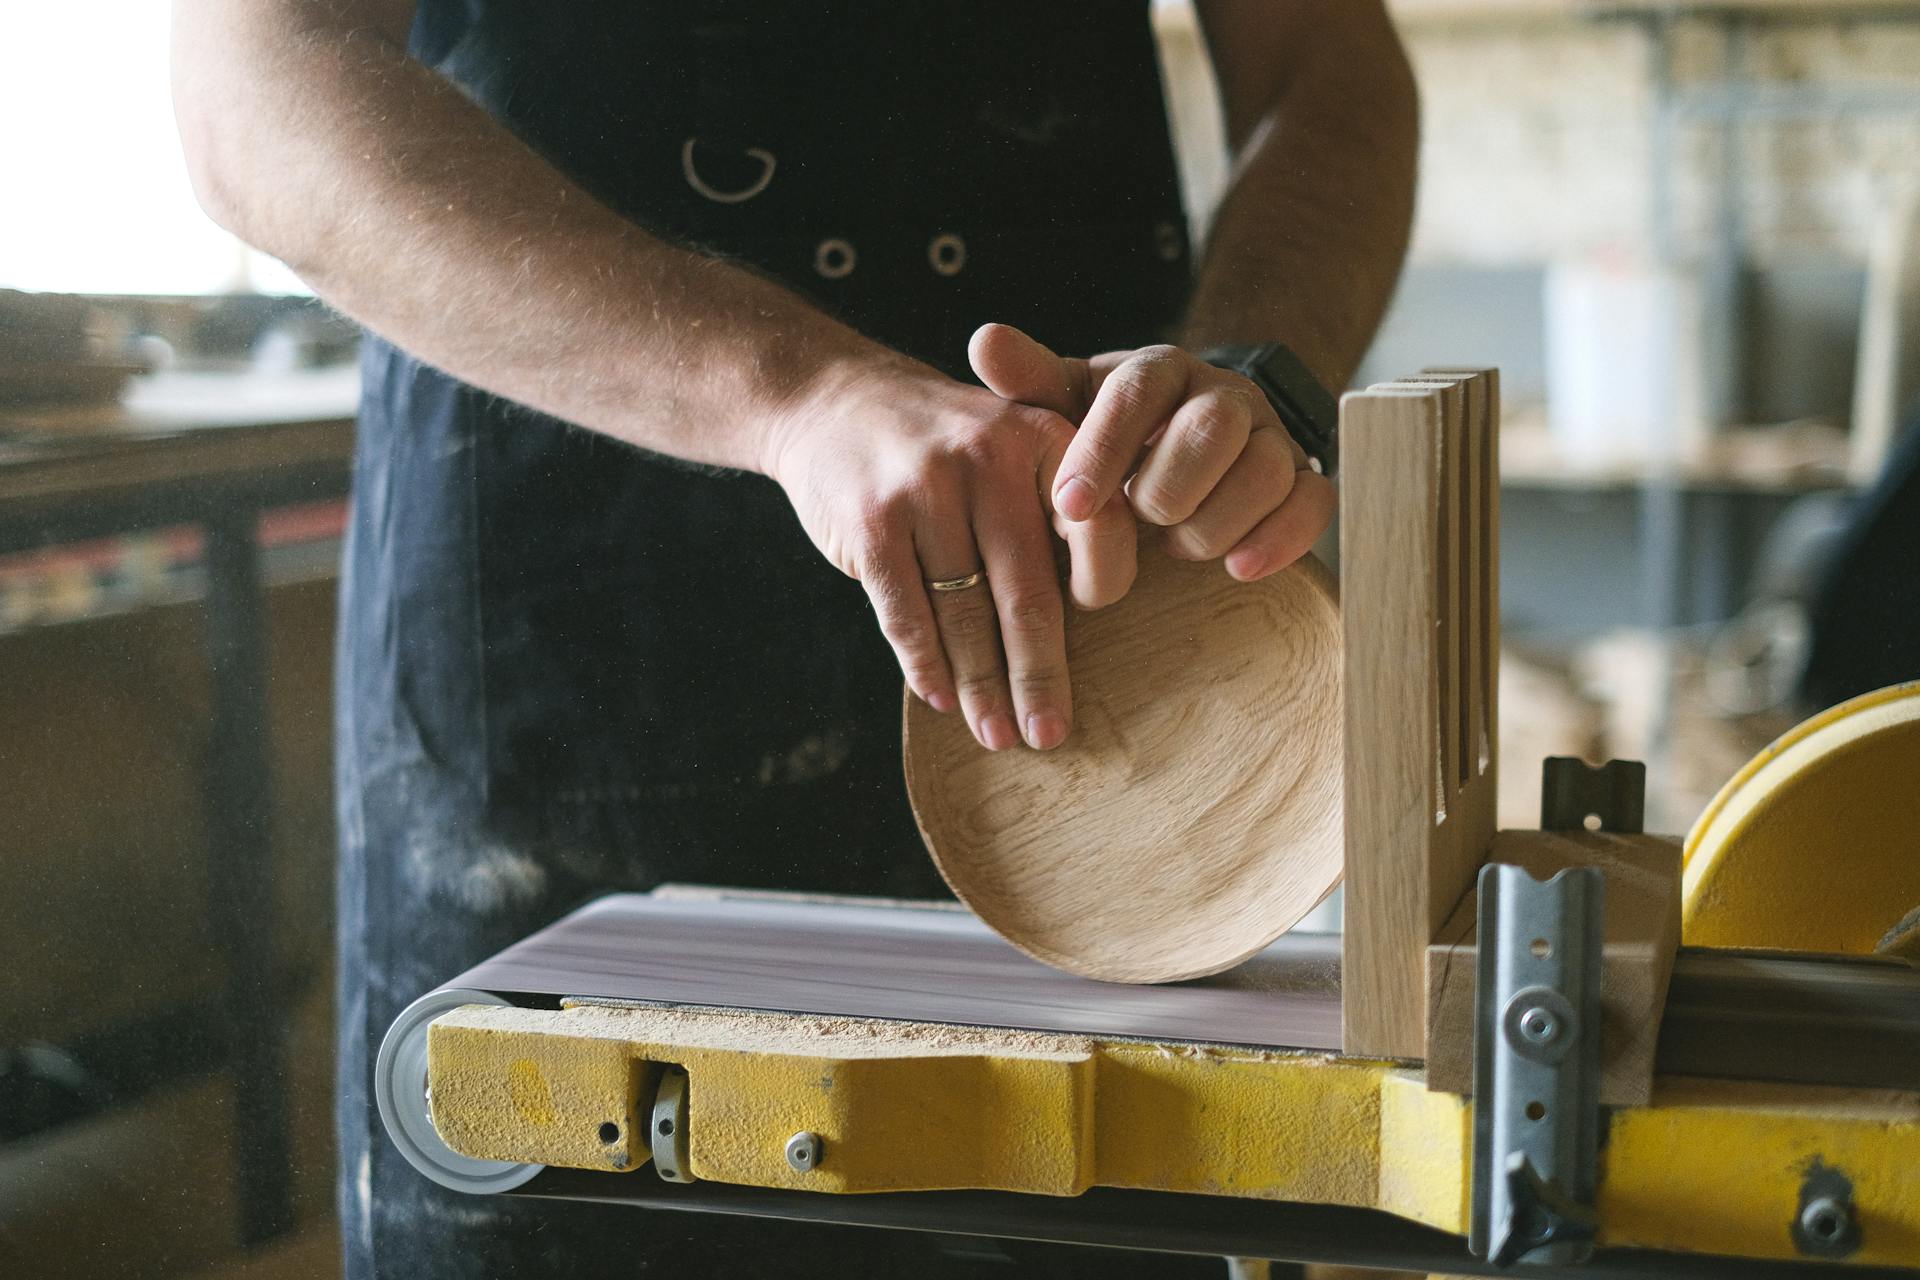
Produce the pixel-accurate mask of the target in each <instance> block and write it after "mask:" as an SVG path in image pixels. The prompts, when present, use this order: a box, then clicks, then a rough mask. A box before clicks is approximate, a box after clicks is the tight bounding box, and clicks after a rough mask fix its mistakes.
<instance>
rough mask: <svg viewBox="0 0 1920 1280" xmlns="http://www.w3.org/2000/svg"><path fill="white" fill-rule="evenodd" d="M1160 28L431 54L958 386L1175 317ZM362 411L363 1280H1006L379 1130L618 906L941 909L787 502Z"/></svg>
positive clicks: (609, 42)
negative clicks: (538, 1173)
mask: <svg viewBox="0 0 1920 1280" xmlns="http://www.w3.org/2000/svg"><path fill="white" fill-rule="evenodd" d="M1147 9H1148V0H1074V3H1071V4H1033V3H1021V2H1017V0H970V2H961V0H941V2H938V3H935V2H932V0H890V2H889V0H866V2H864V3H851V2H844V0H843V2H835V0H826V2H822V0H786V2H784V3H781V2H778V0H763V2H762V3H756V4H750V3H742V2H741V0H732V2H726V0H711V2H709V3H707V4H704V5H687V4H676V5H667V4H663V3H657V2H655V0H626V2H624V3H623V2H617V0H569V2H568V3H564V4H555V3H552V2H551V0H424V2H423V3H422V6H421V9H420V13H419V18H418V20H417V23H416V26H415V29H414V36H413V48H414V53H415V55H416V56H417V57H419V58H420V59H421V60H422V61H424V62H426V63H427V64H429V65H431V66H433V67H436V68H437V69H439V70H440V71H441V72H442V73H443V74H445V75H446V76H447V77H448V78H450V79H451V80H453V81H454V82H456V83H457V84H459V85H460V86H461V87H462V88H463V89H464V91H465V92H466V93H467V94H468V95H469V96H471V97H472V98H473V99H474V100H475V101H476V102H478V103H479V104H480V105H481V106H483V107H485V108H486V109H487V110H488V111H489V112H491V113H492V114H494V115H495V116H497V117H498V118H499V119H501V120H502V121H503V122H505V123H506V124H507V125H508V126H509V127H510V128H512V129H513V130H515V131H516V132H517V133H518V134H519V135H520V136H521V137H522V138H524V139H525V140H526V141H527V142H528V143H529V144H530V145H531V146H532V147H534V148H535V149H536V150H538V151H539V152H541V153H542V154H543V155H545V156H546V157H547V158H548V159H550V160H551V161H552V162H553V163H555V164H556V165H557V166H558V167H559V168H560V169H562V170H563V171H565V172H566V173H567V174H569V175H570V176H571V177H573V178H574V179H575V180H577V181H578V182H580V183H581V184H582V185H584V186H585V187H586V188H587V189H589V190H590V191H592V192H593V193H594V194H595V195H596V196H597V197H599V198H600V199H602V200H603V201H605V202H606V203H607V204H609V205H610V206H611V207H613V208H614V209H616V210H618V211H619V212H621V213H622V214H624V215H626V216H627V217H630V218H632V219H633V220H634V221H635V222H638V223H640V224H642V225H644V226H646V227H648V228H650V229H652V230H654V231H656V232H657V233H659V234H660V235H662V236H664V237H668V238H671V239H673V240H676V241H679V242H681V243H685V244H689V245H694V246H697V247H700V248H702V249H705V250H708V251H711V252H713V253H716V254H721V255H724V256H726V257H729V258H732V259H735V260H737V261H739V262H742V263H744V264H747V265H748V266H750V267H752V268H754V269H757V270H759V271H761V272H763V273H765V274H767V275H768V276H771V277H772V278H774V279H776V280H778V281H780V282H782V283H783V284H786V285H787V286H789V287H791V288H793V289H794V290H796V291H798V292H800V293H801V294H803V295H805V296H806V297H808V298H809V299H811V300H813V301H814V302H816V303H817V304H818V305H820V306H821V307H823V308H824V309H826V310H828V311H830V312H832V313H833V314H835V315H837V316H839V317H841V318H842V319H844V320H846V321H847V322H849V323H851V324H853V325H855V326H857V327H858V328H860V329H862V330H863V331H865V332H867V333H869V334H871V335H873V336H874V337H876V338H879V339H880V340H882V341H884V342H887V343H890V344H892V345H894V346H897V347H899V348H901V349H903V350H905V351H908V352H910V353H912V354H914V355H916V356H919V357H921V358H923V359H925V360H928V361H930V362H932V363H933V364H935V365H937V366H939V367H941V368H943V369H946V370H948V371H950V372H954V373H956V374H958V373H963V372H964V369H965V346H966V339H967V336H968V334H969V333H971V332H972V330H973V329H974V328H975V327H976V326H977V325H979V324H981V323H983V322H985V321H988V320H1002V321H1007V322H1010V323H1014V324H1018V325H1020V326H1022V327H1024V328H1026V329H1028V330H1029V331H1030V332H1032V333H1034V334H1035V335H1036V336H1038V337H1039V338H1040V339H1042V340H1043V341H1045V342H1047V343H1049V344H1051V345H1053V346H1054V347H1056V349H1059V350H1062V351H1067V352H1072V353H1080V354H1084V353H1087V352H1091V351H1095V350H1103V349H1110V348H1114V347H1120V346H1131V345H1138V344H1141V343H1144V342H1148V341H1153V340H1156V339H1158V338H1160V337H1162V336H1164V335H1165V333H1166V332H1167V330H1168V329H1169V328H1170V326H1171V324H1172V322H1173V320H1174V319H1175V317H1176V315H1177V313H1178V310H1179V307H1180V304H1181V301H1182V298H1183V295H1184V293H1185V289H1186V286H1187V281H1188V275H1189V264H1188V261H1187V238H1186V228H1185V224H1184V221H1183V219H1182V215H1181V212H1180V203H1179V193H1178V188H1177V182H1176V177H1175V172H1174V168H1173V163H1172V154H1171V148H1170V144H1169V140H1168V136H1167V126H1166V121H1165V116H1164V113H1163V108H1162V102H1161V94H1160V83H1159V74H1158V68H1157V65H1156V61H1155V53H1154V46H1153V41H1152V36H1151V32H1150V29H1149V26H1148V12H1147ZM473 305H478V306H484V305H486V303H485V300H484V299H480V300H475V302H474V304H473ZM364 373H365V393H364V396H365V398H364V402H363V405H362V410H361V420H360V437H359V452H358V458H357V460H356V487H355V494H354V506H353V517H352V522H351V531H350V535H349V542H348V552H347V564H346V571H345V579H344V582H343V586H342V599H343V614H342V622H341V644H340V661H339V672H338V706H339V725H338V775H339V777H338V781H339V797H340V829H341V846H342V848H341V871H340V901H339V910H340V939H341V941H340V964H339V974H340V996H341V1001H340V1014H341V1022H340V1045H341V1071H342V1076H341V1094H342V1098H341V1125H340V1132H341V1159H342V1183H341V1208H342V1217H343V1224H344V1236H345V1241H346V1245H347V1255H348V1271H349V1273H350V1274H352V1275H356V1276H368V1275H373V1274H382V1275H402V1276H405V1277H407V1280H429V1278H430V1277H440V1276H447V1277H453V1276H461V1277H468V1276H473V1277H478V1276H487V1277H500V1276H518V1275H528V1276H542V1277H546V1276H552V1277H556V1278H558V1280H588V1277H593V1276H599V1275H610V1274H614V1273H615V1272H614V1268H616V1267H618V1269H619V1271H620V1273H622V1274H624V1273H625V1272H627V1271H630V1270H633V1269H636V1268H645V1267H646V1266H648V1265H649V1264H654V1265H657V1266H659V1267H660V1269H662V1270H663V1271H664V1270H666V1269H668V1268H669V1267H671V1268H672V1269H673V1270H674V1271H675V1272H676V1273H678V1274H685V1275H695V1276H701V1275H730V1274H740V1273H744V1272H746V1271H748V1270H759V1269H761V1268H763V1267H765V1268H768V1269H770V1270H776V1271H778V1272H779V1273H780V1274H782V1275H783V1276H789V1277H791V1276H795V1275H812V1274H816V1273H817V1274H823V1275H826V1274H832V1275H846V1274H862V1273H863V1272H864V1273H866V1274H882V1273H885V1272H887V1271H891V1270H896V1269H904V1268H905V1267H908V1266H911V1267H913V1268H914V1269H915V1270H916V1271H919V1272H924V1273H927V1274H947V1273H948V1271H949V1270H951V1271H952V1272H953V1273H955V1274H973V1273H974V1271H975V1270H976V1269H977V1268H978V1267H979V1266H981V1265H985V1264H983V1263H981V1262H980V1261H979V1257H982V1256H984V1257H989V1258H991V1257H992V1256H994V1255H996V1254H998V1253H1001V1252H1003V1249H1002V1247H1001V1246H995V1245H980V1246H979V1247H977V1248H974V1247H972V1246H969V1247H968V1249H962V1250H960V1252H959V1253H957V1254H956V1253H955V1252H954V1248H955V1247H954V1246H953V1245H951V1243H943V1242H941V1240H940V1239H939V1238H938V1237H923V1238H918V1239H912V1238H907V1237H894V1236H889V1235H883V1234H879V1233H873V1232H853V1231H843V1230H838V1229H830V1228H819V1227H813V1228H800V1227H794V1226H790V1225H789V1226H782V1225H780V1224H773V1223H743V1222H721V1221H719V1220H706V1219H701V1218H696V1217H685V1218H683V1217H681V1216H679V1215H654V1214H643V1213H640V1212H637V1211H632V1210H618V1209H615V1210H608V1209H605V1208H594V1207H590V1206H583V1205H552V1204H547V1205H526V1204H519V1203H513V1202H509V1201H505V1200H483V1199H477V1198H470V1197H458V1196H455V1195H452V1194H451V1193H446V1192H442V1191H440V1190H439V1189H438V1188H436V1187H433V1186H431V1185H430V1184H428V1183H427V1182H426V1181H425V1180H424V1179H421V1178H419V1177H418V1176H417V1175H415V1174H414V1173H413V1172H412V1170H410V1169H409V1168H407V1167H406V1166H405V1165H404V1164H403V1163H402V1162H401V1160H400V1159H399V1157H398V1155H397V1153H395V1152H394V1150H393V1149H392V1148H391V1146H390V1145H388V1143H387V1142H386V1140H385V1139H384V1137H383V1136H381V1135H380V1134H379V1132H378V1122H377V1119H376V1118H375V1117H374V1115H373V1112H372V1108H371V1106H370V1105H369V1097H368V1079H369V1063H370V1059H371V1053H372V1050H373V1049H374V1047H375V1046H377V1044H378V1042H379V1038H380V1036H381V1034H382V1033H383V1032H384V1030H385V1029H386V1027H387V1025H388V1024H389V1023H390V1022H391V1020H392V1019H393V1017H394V1016H395V1014H397V1013H398V1011H399V1010H400V1009H401V1008H402V1007H403V1006H404V1005H405V1004H406V1003H407V1002H408V1001H410V1000H411V999H413V998H414V997H415V996H417V995H420V994H422V993H423V992H425V991H427V990H429V989H431V988H432V987H434V986H435V985H437V984H438V983H440V982H442V981H444V980H445V979H446V978H448V977H450V976H451V975H453V974H455V973H458V972H459V971H460V970H461V969H463V968H465V967H467V966H468V965H470V964H472V963H474V962H475V961H477V960H479V959H481V958H483V957H485V956H486V955H488V954H489V953H491V952H493V951H495V950H498V949H499V948H501V947H503V946H505V945H507V944H508V943H510V942H512V941H514V940H515V939H516V938H518V937H520V936H522V935H524V934H526V933H528V932H531V931H532V930H533V929H536V928H538V927H539V926H541V925H543V924H545V923H547V922H548V921H550V920H551V919H553V918H554V917H556V916H558V915H560V914H561V913H563V912H564V911H566V910H568V909H570V908H572V907H573V906H576V905H578V904H579V903H580V902H582V901H584V900H585V899H587V898H589V897H591V896H593V895H596V894H599V893H604V892H611V891H615V890H626V889H645V888H648V887H651V886H652V885H655V884H657V883H660V882H662V881H664V880H689V881H698V882H706V883H723V884H742V885H757V886H772V887H780V888H794V889H810V890H825V891H838V892H865V893H877V894H887V895H928V894H935V893H939V892H941V888H940V885H939V881H938V879H937V877H936V876H935V875H934V874H933V872H932V870H931V867H930V865H929V862H928V859H927V857H926V855H925V853H924V852H923V851H922V850H921V848H920V845H919V841H918V839H917V837H916V835H915V833H914V829H913V825H912V821H911V816H910V814H909V813H908V810H907V807H906V803H905V799H904V793H903V788H902V786H901V782H900V771H899V741H898V733H899V728H898V726H899V720H900V715H899V699H900V677H899V674H898V671H897V669H896V668H895V665H894V662H893V659H892V657H891V655H890V653H889V651H888V650H887V648H886V646H885V644H884V643H883V642H882V641H881V639H880V636H879V633H878V630H877V628H876V626H875V624H874V620H873V617H872V615H871V613H870V611H869V609H868V607H867V604H866V601H865V597H864V596H863V594H862V592H861V590H860V588H859V587H858V585H857V584H855V583H853V582H850V581H848V580H847V579H845V578H844V577H842V576H841V575H840V574H838V573H837V572H835V571H834V570H833V569H832V568H831V567H830V566H829V565H828V564H827V563H826V562H825V561H824V560H823V559H821V557H820V556H819V555H818V553H816V552H815V550H814V549H813V547H812V545H811V544H810V543H809V542H808V540H807V538H806V536H805V534H804V533H803V532H802V530H801V528H800V525H799V522H798V521H797V519H796V518H795V516H794V515H793V512H792V510H791V509H790V507H789V506H788V504H787V502H786V500H785V498H784V496H783V495H782V494H781V492H780V491H779V489H778V488H777V487H776V486H775V485H774V484H772V483H771V482H770V481H767V480H765V479H763V478H760V477H756V476H748V475H743V474H737V473H723V472H714V471H711V470H702V469H698V468H693V467H688V466H684V465H681V464H678V463H674V462H671V461H667V460H663V459H660V458H657V457H653V456H651V455H648V454H646V453H643V452H641V451H639V450H635V449H632V448H629V447H627V446H624V445H621V444H619V443H616V442H614V441H612V440H609V439H607V438H605V437H601V436H596V435H594V434H592V433H589V432H587V431H584V430H581V429H578V428H575V427H571V426H569V425H567V424H564V423H561V422H558V421H556V420H554V419H551V418H548V417H544V416H542V415H540V414H536V413H533V412H531V411H529V410H527V409H525V408H522V407H520V406H518V405H515V404H512V403H510V402H507V401H504V400H501V399H499V398H497V397H493V396H489V395H487V394H485V393H483V392H481V391H478V390H475V389H474V388H472V387H469V386H466V385H464V384H462V383H460V382H458V381H456V380H454V379H452V378H449V377H447V376H446V375H444V374H442V373H440V372H438V371H437V370H434V369H431V368H428V367H426V366H425V365H423V364H421V363H420V362H419V361H417V360H415V359H413V358H412V357H411V356H409V355H407V354H406V353H404V352H402V351H400V350H398V349H397V348H395V347H393V346H391V345H389V344H387V343H385V342H382V341H380V340H378V339H376V338H369V339H368V341H367V344H366V348H365V356H364ZM715 425H716V429H717V428H718V427H720V426H721V425H723V424H721V423H718V422H716V424H715ZM634 1176H648V1175H646V1174H644V1173H642V1174H638V1175H634ZM969 1249H971V1252H969ZM1005 1250H1010V1251H1011V1252H1012V1253H1013V1254H1014V1255H1015V1256H1016V1257H1023V1258H1028V1259H1037V1258H1040V1257H1043V1256H1044V1258H1045V1259H1046V1261H1045V1262H1044V1268H1043V1269H1044V1270H1045V1271H1046V1272H1047V1273H1048V1274H1054V1275H1065V1274H1075V1273H1076V1272H1077V1270H1078V1269H1079V1268H1081V1267H1082V1266H1085V1267H1086V1268H1087V1270H1088V1272H1089V1273H1091V1271H1092V1270H1093V1269H1094V1267H1095V1266H1096V1265H1097V1266H1098V1269H1099V1270H1100V1272H1101V1274H1104V1275H1111V1274H1114V1269H1115V1266H1116V1257H1115V1255H1101V1256H1099V1257H1098V1258H1097V1260H1092V1259H1081V1258H1080V1257H1079V1255H1076V1254H1071V1253H1068V1252H1066V1251H1061V1250H1053V1249H1042V1250H1040V1251H1039V1252H1038V1253H1036V1252H1034V1249H1033V1247H1017V1246H1005ZM776 1257H778V1258H780V1259H781V1261H780V1262H779V1263H778V1264H777V1265H775V1264H774V1262H773V1259H774V1258H776ZM890 1259H891V1260H892V1261H889V1260H890ZM1035 1265H1036V1267H1039V1266H1041V1265H1042V1264H1040V1263H1038V1262H1036V1263H1035ZM1177 1265H1179V1264H1173V1263H1171V1261H1170V1260H1165V1259H1163V1260H1160V1261H1159V1262H1158V1263H1156V1274H1170V1273H1169V1272H1168V1271H1167V1267H1169V1266H1177ZM1213 1265H1214V1266H1217V1264H1213ZM1211 1272H1212V1268H1211V1267H1210V1268H1208V1272H1207V1273H1208V1274H1211ZM1001 1274H1004V1271H1002V1272H1001Z"/></svg>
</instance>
